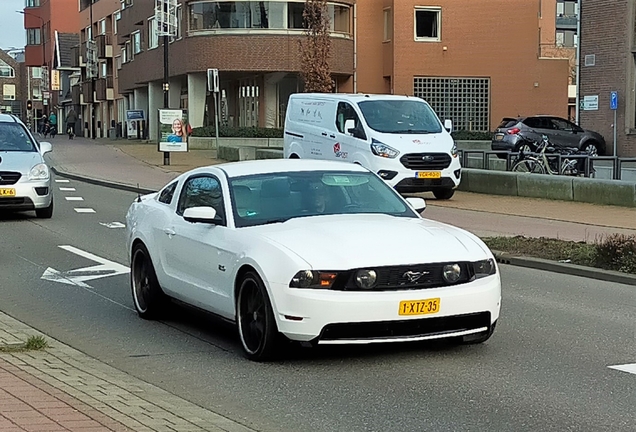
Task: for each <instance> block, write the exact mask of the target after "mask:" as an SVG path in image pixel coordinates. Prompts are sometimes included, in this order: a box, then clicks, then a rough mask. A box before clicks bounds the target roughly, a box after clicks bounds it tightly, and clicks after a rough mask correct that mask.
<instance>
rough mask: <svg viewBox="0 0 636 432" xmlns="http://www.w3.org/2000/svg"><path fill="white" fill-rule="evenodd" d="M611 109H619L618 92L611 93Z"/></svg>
mask: <svg viewBox="0 0 636 432" xmlns="http://www.w3.org/2000/svg"><path fill="white" fill-rule="evenodd" d="M610 109H613V110H617V109H618V92H615V91H613V92H611V93H610Z"/></svg>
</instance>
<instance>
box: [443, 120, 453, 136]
mask: <svg viewBox="0 0 636 432" xmlns="http://www.w3.org/2000/svg"><path fill="white" fill-rule="evenodd" d="M444 129H446V131H448V133H453V121H452V120H449V119H446V120H444Z"/></svg>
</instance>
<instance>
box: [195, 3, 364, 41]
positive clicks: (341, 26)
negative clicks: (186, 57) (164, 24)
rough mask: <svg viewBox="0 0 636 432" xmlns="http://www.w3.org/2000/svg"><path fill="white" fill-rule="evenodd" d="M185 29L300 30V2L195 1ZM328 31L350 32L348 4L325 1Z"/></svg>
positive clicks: (301, 18) (301, 26)
mask: <svg viewBox="0 0 636 432" xmlns="http://www.w3.org/2000/svg"><path fill="white" fill-rule="evenodd" d="M188 8H189V15H188V16H189V27H188V28H189V30H191V31H200V30H218V29H236V30H239V29H273V30H274V29H297V30H302V29H304V20H303V11H304V9H305V3H304V2H296V1H294V2H291V1H290V2H284V1H224V2H217V1H208V0H203V1H197V2H192V3H190V4H189V5H188ZM327 10H328V14H329V25H330V29H331V31H332V32H335V33H345V34H351V7H350V6H348V5H342V4H336V3H332V2H329V3H327Z"/></svg>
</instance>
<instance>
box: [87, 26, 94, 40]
mask: <svg viewBox="0 0 636 432" xmlns="http://www.w3.org/2000/svg"><path fill="white" fill-rule="evenodd" d="M85 33H86V37H87V38H88V39H87V40H91V39H93V26H88V27H86V31H85Z"/></svg>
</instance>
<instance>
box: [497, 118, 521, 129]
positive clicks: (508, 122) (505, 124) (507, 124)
mask: <svg viewBox="0 0 636 432" xmlns="http://www.w3.org/2000/svg"><path fill="white" fill-rule="evenodd" d="M518 122H519V121H518V120H517V119H513V118H505V119H503V120H502V121H501V123H499V126H497V128H499V129H504V128H511V127H513V126H514V125H516V124H517V123H518Z"/></svg>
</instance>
